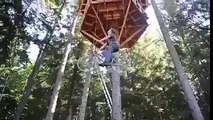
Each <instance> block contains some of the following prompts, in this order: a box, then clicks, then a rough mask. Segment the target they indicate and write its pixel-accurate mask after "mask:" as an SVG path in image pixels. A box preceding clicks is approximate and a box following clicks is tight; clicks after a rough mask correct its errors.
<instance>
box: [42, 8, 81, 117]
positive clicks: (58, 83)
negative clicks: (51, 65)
mask: <svg viewBox="0 0 213 120" xmlns="http://www.w3.org/2000/svg"><path fill="white" fill-rule="evenodd" d="M73 10H74V11H76V10H75V7H74V9H73ZM77 18H78V17H77V15H76V14H74V15H73V17H72V19H73V20H72V21H73V22H72V24H71V26H70V28H71V29H75V24H76V23H77ZM69 34H70V35H69V36H68V41H67V43H66V47H65V50H64V55H63V58H62V62H61V65H60V67H59V70H58V73H57V77H56V82H55V84H54V89H53V93H52V98H51V102H50V106H49V108H48V112H47V115H46V118H45V119H46V120H52V119H53V115H54V112H55V108H56V105H57V100H58V94H59V90H60V88H61V81H62V79H63V75H64V70H65V66H66V63H67V59H68V55H69V52H70V50H71V43H72V39H73V34H72V33H71V31H70V33H69Z"/></svg>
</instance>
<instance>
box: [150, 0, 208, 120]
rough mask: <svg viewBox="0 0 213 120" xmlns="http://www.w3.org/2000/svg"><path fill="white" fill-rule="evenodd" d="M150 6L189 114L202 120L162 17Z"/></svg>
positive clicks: (154, 5) (154, 6) (195, 118)
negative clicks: (176, 75)
mask: <svg viewBox="0 0 213 120" xmlns="http://www.w3.org/2000/svg"><path fill="white" fill-rule="evenodd" d="M151 4H152V5H153V9H154V11H155V14H156V17H157V20H158V22H159V25H160V29H161V32H162V34H163V37H164V39H165V42H166V45H167V48H168V50H169V53H170V55H171V57H172V61H173V63H174V66H175V69H176V71H177V74H178V77H179V81H180V84H181V87H182V89H183V91H184V94H185V97H186V102H187V103H188V106H189V109H190V112H191V114H192V116H193V118H194V120H204V118H203V115H202V113H201V111H200V108H199V106H198V103H197V101H196V98H195V96H194V94H193V91H192V88H191V86H190V84H189V81H188V79H187V76H186V74H185V71H184V69H183V66H182V64H181V62H180V59H179V56H178V54H177V52H176V50H175V48H174V46H173V44H172V40H171V38H170V36H169V31H168V29H167V28H166V26H165V24H164V22H163V19H162V16H161V14H160V12H159V10H158V8H157V5H156V3H155V1H154V0H151Z"/></svg>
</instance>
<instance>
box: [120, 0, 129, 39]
mask: <svg viewBox="0 0 213 120" xmlns="http://www.w3.org/2000/svg"><path fill="white" fill-rule="evenodd" d="M131 3H132V0H129V3H128V7H127V10H126V13H125V16H124V20H123V25H122V27H121V31H120V35H119V37H118V43H120V39H121V35H122V33H123V30H124V26H125V24H126V19H127V16H128V13H129V10H130V6H131Z"/></svg>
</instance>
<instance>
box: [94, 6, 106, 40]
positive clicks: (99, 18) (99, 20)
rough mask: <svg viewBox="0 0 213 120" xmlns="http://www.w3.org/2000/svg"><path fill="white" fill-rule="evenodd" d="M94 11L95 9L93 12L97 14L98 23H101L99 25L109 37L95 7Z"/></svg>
mask: <svg viewBox="0 0 213 120" xmlns="http://www.w3.org/2000/svg"><path fill="white" fill-rule="evenodd" d="M92 9H93V11H94V13H95V16H96V18H97V19H98V22H99V24H100V26H101V29H102V31H103V33H104V35H105V36H107V33H106V31H105V29H104V27H103V24H102V22H101V20H100V18H99V16H98V13H97V11H96V10H95V8H94V7H93V6H92Z"/></svg>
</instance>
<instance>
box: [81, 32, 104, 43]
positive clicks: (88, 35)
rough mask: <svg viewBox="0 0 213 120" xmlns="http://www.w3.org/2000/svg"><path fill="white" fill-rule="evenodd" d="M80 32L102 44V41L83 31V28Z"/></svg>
mask: <svg viewBox="0 0 213 120" xmlns="http://www.w3.org/2000/svg"><path fill="white" fill-rule="evenodd" d="M81 32H82V33H83V34H85V35H87V36H88V37H90V38H92V39H93V40H95V41H97V42H98V43H100V44H102V45H103V44H104V43H103V42H100V41H99V40H98V39H97V38H96V37H94V36H92V35H91V34H89V33H88V32H86V31H84V30H81Z"/></svg>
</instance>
